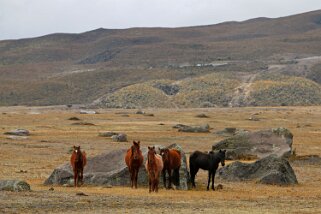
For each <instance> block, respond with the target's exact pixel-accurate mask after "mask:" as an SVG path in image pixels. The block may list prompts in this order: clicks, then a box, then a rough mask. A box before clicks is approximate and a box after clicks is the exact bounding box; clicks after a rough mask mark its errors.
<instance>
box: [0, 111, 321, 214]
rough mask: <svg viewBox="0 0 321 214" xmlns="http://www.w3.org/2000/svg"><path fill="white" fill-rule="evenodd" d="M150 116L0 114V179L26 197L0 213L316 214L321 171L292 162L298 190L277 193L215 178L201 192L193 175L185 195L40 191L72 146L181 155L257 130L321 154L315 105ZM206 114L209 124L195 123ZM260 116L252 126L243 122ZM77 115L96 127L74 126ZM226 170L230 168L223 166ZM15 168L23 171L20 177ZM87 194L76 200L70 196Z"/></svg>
mask: <svg viewBox="0 0 321 214" xmlns="http://www.w3.org/2000/svg"><path fill="white" fill-rule="evenodd" d="M145 111H146V112H147V113H153V114H154V115H155V116H154V117H151V116H144V115H138V114H135V112H136V111H135V110H114V109H110V110H109V109H107V110H106V109H105V110H103V109H101V110H98V112H99V114H95V115H84V114H79V109H67V108H65V107H62V106H57V107H2V108H0V130H1V134H0V157H1V158H0V166H1V167H0V179H23V180H26V181H28V182H29V183H30V184H31V189H32V191H31V192H24V193H14V192H0V202H1V203H0V212H8V213H37V212H38V213H43V212H49V213H65V212H69V213H76V212H77V213H78V212H83V213H133V212H136V213H151V212H156V213H166V212H175V213H202V212H204V213H205V212H206V213H214V212H215V213H223V212H224V213H320V212H321V205H320V202H321V187H320V183H321V167H320V165H312V164H292V166H293V168H294V171H295V173H296V175H297V178H298V181H299V184H298V185H295V186H288V187H279V186H270V185H262V184H256V183H255V181H253V182H252V181H250V182H226V181H224V180H219V179H217V180H216V185H217V184H219V183H220V184H222V185H223V189H222V190H218V191H215V192H213V191H205V185H206V182H207V174H206V172H204V171H200V172H199V173H198V175H197V178H196V179H197V180H196V182H197V185H198V187H197V189H195V190H189V191H178V190H175V191H174V190H171V191H168V190H164V189H162V188H161V189H160V191H159V193H158V194H155V193H153V194H149V193H148V189H147V188H146V187H140V188H139V189H137V190H133V189H131V188H129V187H112V188H103V187H92V186H87V185H85V186H82V187H80V188H70V187H69V188H68V187H61V186H54V191H49V190H48V189H49V188H50V187H48V186H44V185H43V182H44V180H45V179H46V178H47V177H48V176H49V175H50V173H51V172H52V171H53V169H54V168H55V167H57V166H58V165H60V164H63V163H65V162H68V161H69V158H70V154H68V151H69V149H70V147H71V146H72V145H81V147H82V148H83V150H85V151H86V152H87V155H88V156H89V157H90V156H94V155H97V154H100V153H103V152H108V151H112V150H116V149H122V148H128V147H129V145H130V144H131V143H130V142H131V141H132V140H140V141H141V144H142V146H143V147H147V146H149V145H154V144H161V145H170V144H172V143H177V144H180V145H181V146H182V147H183V149H184V150H185V151H186V152H187V153H190V152H193V151H195V150H201V151H208V150H209V149H210V148H211V146H212V144H214V143H215V142H217V141H219V140H221V139H223V138H222V137H221V136H218V135H216V134H214V132H216V131H219V130H222V129H224V128H226V127H236V128H240V129H246V130H261V129H268V128H274V127H286V128H289V129H290V130H291V132H292V133H293V134H294V142H293V148H295V150H296V154H297V155H299V156H303V155H320V154H321V140H320V139H321V120H320V118H321V117H320V116H321V107H260V108H258V107H257V108H254V107H252V108H211V109H145ZM199 113H205V114H206V115H208V116H209V118H197V117H195V116H196V115H197V114H199ZM253 114H255V117H257V118H259V119H260V120H259V121H251V120H248V118H250V117H253ZM74 116H75V117H78V118H79V119H81V121H83V122H88V123H93V124H95V125H94V126H88V125H87V126H85V125H72V123H74V122H75V121H71V120H68V119H69V118H70V117H74ZM177 123H183V124H187V125H201V124H209V125H210V127H211V128H212V130H211V133H205V134H204V133H199V134H197V133H181V132H177V130H176V129H173V128H172V126H173V125H175V124H177ZM15 128H25V129H28V130H29V131H30V132H31V135H30V136H29V137H28V138H27V139H8V138H7V137H8V136H6V135H4V134H3V133H4V132H6V131H9V130H11V129H15ZM101 131H116V132H124V133H126V134H127V135H128V138H129V141H130V142H128V143H118V142H111V140H110V139H109V138H103V137H99V136H98V133H99V132H101ZM227 164H229V162H227ZM20 170H25V171H27V172H26V173H21V172H20ZM80 191H81V192H84V193H86V194H87V195H88V196H86V197H85V196H83V197H82V196H76V192H80Z"/></svg>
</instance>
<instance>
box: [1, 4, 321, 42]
mask: <svg viewBox="0 0 321 214" xmlns="http://www.w3.org/2000/svg"><path fill="white" fill-rule="evenodd" d="M320 8H321V6H320V1H319V0H304V1H302V0H282V1H279V0H260V1H258V0H157V1H156V0H91V1H88V0H50V1H45V0H0V39H16V38H25V37H35V36H41V35H45V34H50V33H56V32H66V33H79V32H84V31H89V30H93V29H96V28H99V27H103V28H129V27H179V26H194V25H208V24H215V23H219V22H223V21H241V20H246V19H250V18H255V17H280V16H287V15H290V14H296V13H301V12H307V11H311V10H317V9H320Z"/></svg>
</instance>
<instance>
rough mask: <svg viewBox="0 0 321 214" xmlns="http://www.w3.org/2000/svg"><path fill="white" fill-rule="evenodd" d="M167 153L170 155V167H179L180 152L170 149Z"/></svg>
mask: <svg viewBox="0 0 321 214" xmlns="http://www.w3.org/2000/svg"><path fill="white" fill-rule="evenodd" d="M169 154H170V157H171V163H170V164H171V168H173V169H176V168H179V167H180V166H181V153H180V152H179V151H178V150H176V149H170V150H169Z"/></svg>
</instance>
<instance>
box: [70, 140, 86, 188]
mask: <svg viewBox="0 0 321 214" xmlns="http://www.w3.org/2000/svg"><path fill="white" fill-rule="evenodd" d="M73 149H74V150H73V152H72V155H71V158H70V163H71V166H72V169H73V171H74V186H75V187H77V186H79V181H80V183H81V184H83V173H84V167H85V166H86V164H87V158H86V152H81V151H80V146H74V147H73Z"/></svg>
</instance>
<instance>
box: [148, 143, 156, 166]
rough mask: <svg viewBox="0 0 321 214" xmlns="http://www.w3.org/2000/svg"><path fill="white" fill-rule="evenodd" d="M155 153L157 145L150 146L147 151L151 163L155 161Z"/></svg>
mask: <svg viewBox="0 0 321 214" xmlns="http://www.w3.org/2000/svg"><path fill="white" fill-rule="evenodd" d="M155 154H156V151H155V146H153V147H150V146H149V147H148V153H147V157H148V162H150V163H153V162H154V160H155Z"/></svg>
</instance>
